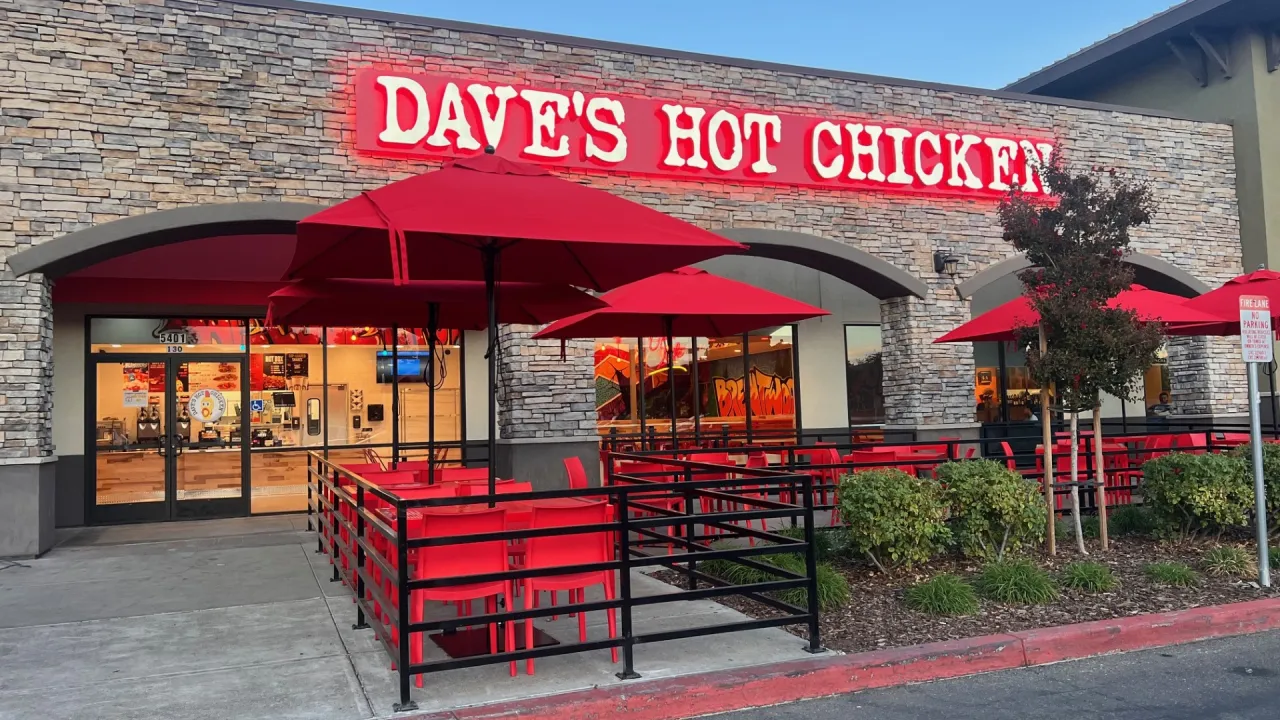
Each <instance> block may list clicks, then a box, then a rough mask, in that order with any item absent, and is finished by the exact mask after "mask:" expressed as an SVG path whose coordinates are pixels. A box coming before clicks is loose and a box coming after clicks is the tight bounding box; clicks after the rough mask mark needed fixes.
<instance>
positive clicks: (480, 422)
mask: <svg viewBox="0 0 1280 720" xmlns="http://www.w3.org/2000/svg"><path fill="white" fill-rule="evenodd" d="M486 342H487V335H486V334H485V333H484V332H483V331H474V330H467V331H466V332H464V333H463V334H462V344H463V345H464V346H465V348H466V352H465V353H463V354H464V355H465V357H466V361H465V363H466V368H467V373H466V374H467V378H466V385H467V387H466V393H465V397H466V403H467V442H468V443H472V442H476V441H484V440H488V439H489V407H487V403H486V400H487V398H488V397H489V364H488V361H487V360H485V358H484V353H485V343H486Z"/></svg>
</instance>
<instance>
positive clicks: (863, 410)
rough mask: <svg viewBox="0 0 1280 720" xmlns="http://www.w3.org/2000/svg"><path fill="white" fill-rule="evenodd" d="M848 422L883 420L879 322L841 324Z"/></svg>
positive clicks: (850, 423)
mask: <svg viewBox="0 0 1280 720" xmlns="http://www.w3.org/2000/svg"><path fill="white" fill-rule="evenodd" d="M844 348H845V389H846V391H847V393H848V396H849V425H851V426H855V425H880V424H883V423H884V362H883V359H882V358H883V355H882V347H881V340H880V326H879V325H845V326H844Z"/></svg>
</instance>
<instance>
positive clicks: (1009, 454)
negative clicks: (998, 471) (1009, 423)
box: [970, 440, 1018, 470]
mask: <svg viewBox="0 0 1280 720" xmlns="http://www.w3.org/2000/svg"><path fill="white" fill-rule="evenodd" d="M1000 449H1001V450H1003V451H1004V464H1005V467H1007V468H1009V469H1010V470H1017V469H1018V461H1017V460H1014V458H1013V446H1012V445H1010V444H1009V441H1008V440H1001V441H1000ZM970 452H971V453H972V450H971V451H970Z"/></svg>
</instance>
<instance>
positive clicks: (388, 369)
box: [325, 327, 394, 459]
mask: <svg viewBox="0 0 1280 720" xmlns="http://www.w3.org/2000/svg"><path fill="white" fill-rule="evenodd" d="M390 340H391V331H390V330H389V329H387V328H369V327H364V328H352V327H342V328H339V327H331V328H325V352H326V353H327V357H328V361H327V362H328V370H329V418H330V422H329V423H328V428H329V445H330V446H331V447H340V446H343V445H380V446H384V447H385V448H386V449H385V450H382V451H380V452H381V454H382V455H383V456H384V457H386V458H388V459H389V458H390V456H391V450H390V448H391V435H392V433H391V427H392V417H391V398H392V378H393V377H394V374H393V373H394V371H393V370H392V357H391V344H390Z"/></svg>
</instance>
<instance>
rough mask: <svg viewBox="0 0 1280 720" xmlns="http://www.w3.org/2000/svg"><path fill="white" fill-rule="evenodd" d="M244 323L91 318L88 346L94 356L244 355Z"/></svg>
mask: <svg viewBox="0 0 1280 720" xmlns="http://www.w3.org/2000/svg"><path fill="white" fill-rule="evenodd" d="M245 333H246V326H245V321H244V320H209V319H193V318H93V319H91V320H90V321H89V345H90V350H91V351H92V352H95V353H162V354H173V353H182V352H185V353H243V352H244V350H245Z"/></svg>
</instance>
